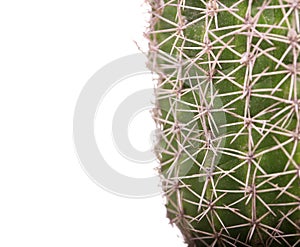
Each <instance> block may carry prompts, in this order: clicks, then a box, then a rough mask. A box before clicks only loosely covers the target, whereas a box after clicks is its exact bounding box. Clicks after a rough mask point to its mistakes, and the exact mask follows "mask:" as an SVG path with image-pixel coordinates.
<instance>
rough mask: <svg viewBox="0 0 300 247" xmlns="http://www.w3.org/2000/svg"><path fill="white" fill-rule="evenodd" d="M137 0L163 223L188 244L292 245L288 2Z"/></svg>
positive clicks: (298, 152) (295, 154) (293, 82)
mask: <svg viewBox="0 0 300 247" xmlns="http://www.w3.org/2000/svg"><path fill="white" fill-rule="evenodd" d="M149 3H150V4H151V8H152V17H151V22H150V29H149V32H148V38H149V41H150V42H149V44H150V52H149V61H150V62H151V66H152V67H151V68H152V69H153V71H155V72H156V73H157V74H158V75H159V78H158V83H157V87H156V104H155V107H154V109H153V116H154V119H155V121H156V123H157V126H158V127H159V129H160V136H159V145H158V147H157V157H158V159H159V161H160V167H159V171H160V174H161V177H162V185H163V190H164V195H165V197H166V208H167V216H168V217H169V218H170V220H171V223H174V224H176V225H177V226H178V227H179V229H180V230H181V232H182V234H183V236H184V238H185V241H186V242H187V243H188V245H189V246H191V247H194V246H196V247H198V246H300V210H299V208H300V200H299V199H300V189H299V185H300V144H299V141H300V114H299V106H300V80H299V76H300V57H299V51H300V44H299V37H300V36H299V34H300V30H299V29H300V23H299V22H300V21H299V20H300V14H299V13H300V1H299V0H268V1H267V0H266V1H263V0H256V1H254V0H240V1H232V0H220V1H217V0H209V1H207V0H149Z"/></svg>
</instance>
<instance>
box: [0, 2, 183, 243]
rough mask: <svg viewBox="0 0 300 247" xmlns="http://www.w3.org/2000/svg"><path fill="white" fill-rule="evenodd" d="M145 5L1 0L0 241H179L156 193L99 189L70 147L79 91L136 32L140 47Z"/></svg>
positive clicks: (130, 49) (128, 47)
mask: <svg viewBox="0 0 300 247" xmlns="http://www.w3.org/2000/svg"><path fill="white" fill-rule="evenodd" d="M146 12H147V7H146V5H145V4H143V1H142V0H130V1H124V0H115V1H101V0H85V1H77V0H72V1H71V0H52V1H42V0H35V1H34V0H28V1H24V0H22V1H21V0H11V1H3V0H2V1H0V66H1V67H0V106H1V111H0V112H1V113H0V114H1V115H0V121H1V122H0V126H1V128H0V150H1V151H0V169H1V170H0V246H3V247H11V246H13V247H19V246H30V247H41V246H43V247H47V246H49V247H50V246H51V247H53V246H58V247H60V246H61V247H66V246H72V247H74V246H75V247H76V246H88V247H94V246H98V247H100V246H108V247H115V246H132V247H141V246H143V247H148V246H149V247H150V246H151V247H152V246H158V247H160V246H168V247H169V246H172V247H177V246H178V247H180V246H185V245H184V244H183V243H182V240H181V238H180V237H178V234H179V233H178V232H177V231H176V230H175V229H173V228H172V227H171V226H170V225H169V221H168V220H167V219H166V217H165V213H166V212H165V208H164V205H163V199H162V197H161V196H156V197H153V198H148V199H127V198H122V197H117V196H115V195H112V194H110V193H108V192H106V191H104V190H102V189H101V188H99V187H98V186H97V185H96V184H94V183H93V182H92V181H91V180H90V179H89V178H88V177H87V175H86V174H85V173H84V172H83V170H82V168H81V166H80V164H79V161H78V159H77V156H76V153H75V149H74V145H73V139H72V120H73V112H74V107H75V104H76V100H77V98H78V95H79V93H80V91H81V89H82V88H83V86H84V85H85V83H86V81H87V80H88V79H89V78H90V77H91V76H92V75H93V74H94V73H95V72H96V71H97V70H98V69H100V68H101V67H102V66H103V65H105V64H107V63H108V62H110V61H113V60H114V59H117V58H119V57H121V56H124V55H129V54H132V53H136V52H138V49H137V46H136V45H135V43H134V42H133V41H134V40H135V41H137V42H138V43H139V44H140V45H141V47H142V48H143V49H144V50H145V49H147V42H146V40H145V39H144V38H143V35H142V33H143V31H145V26H146V25H147V23H146V21H145V19H146V18H147V15H146ZM147 80H148V82H147V83H148V85H149V83H150V84H151V82H149V78H147ZM141 83H142V82H141ZM124 93H125V92H124ZM140 119H141V118H140ZM142 119H143V118H142ZM144 119H145V120H144V121H147V122H145V123H144V124H145V126H152V125H151V124H152V123H150V122H149V121H151V118H149V117H147V116H146V117H145V118H144ZM135 125H136V124H135ZM137 126H138V125H137ZM149 128H150V127H149ZM149 128H148V130H150V129H149ZM133 133H134V132H133ZM138 136H140V135H138V134H137V135H136V137H138ZM131 137H132V138H133V139H134V138H135V136H134V134H132V132H131ZM140 141H142V140H140ZM135 143H137V140H135ZM137 145H138V144H137ZM141 145H144V144H141Z"/></svg>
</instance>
